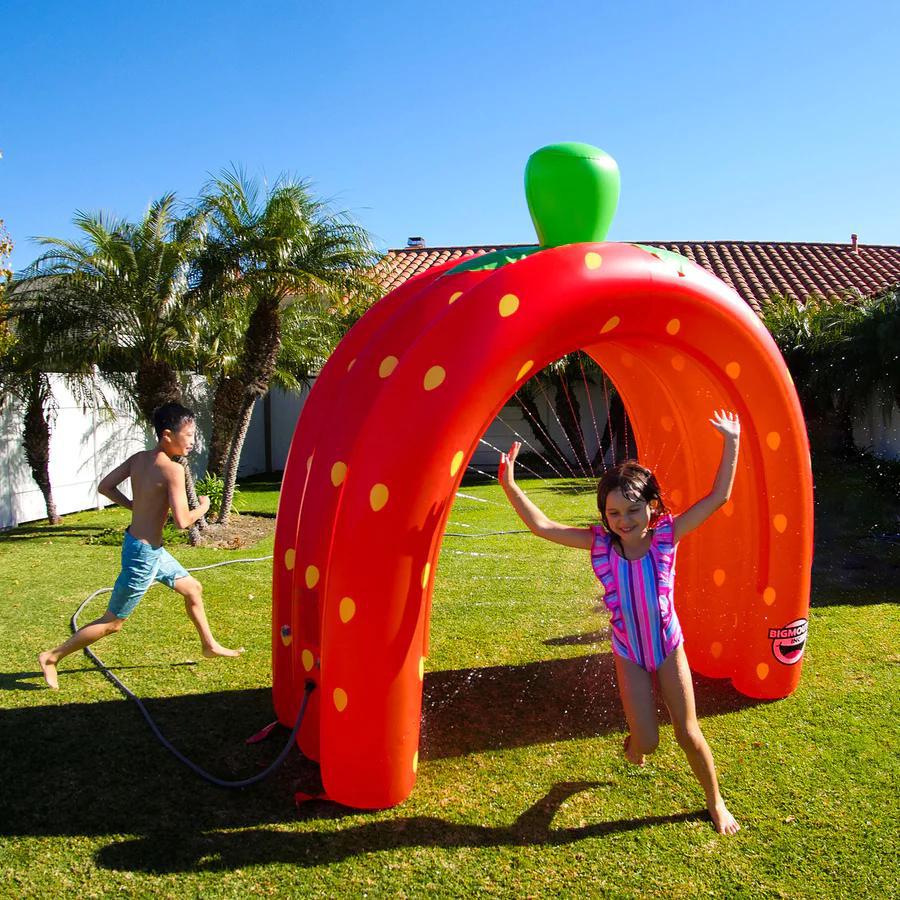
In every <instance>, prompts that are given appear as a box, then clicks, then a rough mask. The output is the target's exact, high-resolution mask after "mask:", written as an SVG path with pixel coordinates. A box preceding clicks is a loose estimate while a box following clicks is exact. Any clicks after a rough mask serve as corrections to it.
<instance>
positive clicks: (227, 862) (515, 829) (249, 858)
mask: <svg viewBox="0 0 900 900" xmlns="http://www.w3.org/2000/svg"><path fill="white" fill-rule="evenodd" d="M604 786H606V783H602V782H595V781H577V782H560V783H559V784H556V785H554V786H553V788H551V790H550V791H549V792H548V793H547V794H546V795H545V796H544V797H542V798H541V799H540V800H539V801H538V802H537V803H535V804H534V805H533V806H532V807H530V808H529V809H527V810H526V811H525V812H524V813H523V814H522V815H521V816H519V818H518V819H516V821H515V822H513V823H512V825H507V826H491V825H469V824H464V823H458V822H448V821H446V820H444V819H439V818H437V817H435V816H411V817H408V818H398V819H390V820H387V821H385V820H380V821H375V822H364V823H362V824H360V825H353V826H350V827H348V828H342V829H340V830H338V831H326V832H315V833H305V834H304V833H297V832H284V831H272V830H257V831H243V832H241V833H240V834H228V833H222V832H217V833H206V834H197V835H194V836H191V837H189V838H187V839H186V840H184V839H182V838H179V839H177V840H176V839H173V836H172V835H169V834H165V833H160V834H156V835H150V836H148V837H145V838H139V839H137V840H130V841H122V842H120V843H115V844H110V845H109V846H108V847H104V848H103V849H102V850H100V852H99V853H98V854H97V857H96V859H97V864H98V865H99V866H101V867H103V868H107V869H116V870H122V871H140V872H148V873H155V874H163V873H170V872H194V871H204V870H210V871H216V870H223V869H225V870H227V869H239V868H244V867H245V866H251V865H260V864H262V865H265V864H268V863H290V864H292V865H298V866H303V867H306V868H310V867H314V866H327V865H331V864H332V863H337V862H342V861H344V860H346V859H351V858H353V857H355V856H360V855H362V854H368V853H378V852H380V851H384V850H399V849H414V848H426V847H435V848H442V849H448V850H453V849H458V848H462V847H479V848H489V847H542V846H560V845H564V844H571V843H575V842H576V841H581V840H584V839H585V838H592V837H602V836H604V835H608V834H618V833H621V832H624V831H634V830H637V829H641V828H649V827H652V826H655V825H669V824H673V823H678V822H688V821H694V820H702V819H704V818H708V816H707V813H706V811H705V810H697V811H695V812H687V813H677V814H674V815H668V816H647V817H646V818H642V819H620V820H617V821H609V822H596V823H594V824H591V825H582V826H579V827H577V828H552V827H551V826H552V822H553V817H554V815H555V814H556V812H557V811H558V810H559V808H560V807H561V806H562V804H563V803H564V802H565V801H566V800H567V799H568V798H569V797H571V796H573V795H574V794H577V793H580V792H582V791H588V790H591V789H594V788H600V787H604Z"/></svg>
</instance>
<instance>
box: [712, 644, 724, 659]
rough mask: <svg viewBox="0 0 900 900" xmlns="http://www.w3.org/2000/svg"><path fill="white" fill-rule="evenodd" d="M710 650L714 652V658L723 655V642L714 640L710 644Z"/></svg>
mask: <svg viewBox="0 0 900 900" xmlns="http://www.w3.org/2000/svg"><path fill="white" fill-rule="evenodd" d="M709 652H710V653H712V656H713V659H718V658H719V657H720V656H721V655H722V644H721V642H720V641H713V642H712V643H711V644H710V645H709Z"/></svg>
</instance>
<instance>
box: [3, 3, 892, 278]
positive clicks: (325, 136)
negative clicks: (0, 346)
mask: <svg viewBox="0 0 900 900" xmlns="http://www.w3.org/2000/svg"><path fill="white" fill-rule="evenodd" d="M0 8H2V10H3V21H4V24H5V26H6V27H5V29H4V31H5V38H6V40H5V42H4V50H3V54H2V62H0V65H2V72H3V84H4V91H3V93H4V101H5V102H4V112H5V115H4V116H3V120H2V124H0V150H2V152H3V154H4V156H3V159H2V160H0V218H3V219H5V221H6V227H7V229H8V230H9V231H10V233H11V235H12V237H13V239H14V240H15V242H16V249H15V252H14V256H13V264H14V267H16V268H21V267H23V266H25V265H27V264H28V263H29V262H30V261H31V260H32V259H33V258H34V257H35V256H36V255H37V253H38V252H39V249H38V248H37V246H36V245H35V244H33V243H31V242H30V241H29V238H30V237H31V236H33V235H40V234H49V235H55V236H61V237H71V236H73V235H74V229H73V228H72V225H71V218H72V215H73V213H74V211H75V210H77V209H84V210H98V209H104V210H108V211H110V212H112V213H114V214H117V215H120V216H124V217H128V218H137V217H139V216H140V215H141V214H142V212H143V211H144V210H145V209H146V207H147V205H148V204H149V202H150V201H151V200H152V199H154V198H156V197H159V196H161V195H162V194H164V193H166V192H168V191H176V192H177V193H178V195H179V196H180V197H182V198H184V199H186V200H187V199H190V198H191V197H193V196H196V194H197V193H198V192H199V190H200V188H201V186H202V184H203V182H204V181H205V180H206V178H207V177H208V175H209V174H210V173H215V172H217V171H219V170H221V169H222V168H224V167H226V166H228V165H229V164H230V163H232V162H234V163H240V164H242V165H243V166H244V167H245V168H246V169H247V170H248V171H249V172H250V173H255V174H259V175H263V176H266V177H268V178H270V179H274V178H275V177H276V176H277V175H279V174H280V173H282V172H288V173H291V174H295V175H297V176H300V177H303V178H308V179H311V180H312V181H313V182H314V184H315V186H316V189H317V191H318V192H319V194H320V195H322V196H324V197H327V198H331V200H332V202H333V205H334V206H335V208H339V209H346V210H349V211H350V212H351V213H352V214H353V215H354V217H355V218H356V219H357V220H358V221H359V222H361V224H363V225H364V226H365V227H367V228H368V229H369V230H370V231H371V232H372V234H373V236H374V238H375V241H376V243H377V244H378V246H380V247H382V248H386V247H396V246H402V245H404V244H405V242H406V238H407V236H409V235H413V234H417V235H418V234H421V235H423V236H424V237H425V238H426V240H427V241H428V243H429V244H430V245H432V246H437V245H448V244H486V243H516V242H523V243H526V242H529V241H531V240H533V230H532V227H531V222H530V219H529V216H528V211H527V208H526V205H525V200H524V195H523V191H522V172H523V167H524V164H525V161H526V160H527V158H528V156H529V154H530V153H531V152H533V151H534V150H536V149H537V148H538V147H540V146H543V145H544V144H548V143H554V142H556V141H561V140H576V141H584V142H587V143H591V144H596V145H597V146H600V147H602V148H603V149H605V150H606V151H607V152H609V153H611V154H612V155H613V156H614V157H615V158H616V159H617V161H618V163H619V167H620V170H621V172H622V195H621V199H620V203H619V212H618V214H617V217H616V219H615V221H614V223H613V226H612V229H611V232H610V238H611V239H614V240H639V239H645V240H715V239H735V240H777V241H847V240H849V236H850V233H851V232H852V231H856V232H858V233H859V235H860V240H861V241H862V242H863V243H870V244H900V178H898V162H900V90H898V85H900V54H898V53H897V43H896V41H897V35H898V34H900V4H897V3H894V2H881V3H874V2H867V0H862V2H856V3H851V2H850V0H846V2H842V3H837V2H830V0H829V2H819V3H812V2H796V3H791V2H783V3H771V2H758V3H744V2H735V3H729V4H721V3H691V2H687V3H683V4H672V3H654V2H647V3H642V4H626V3H619V4H610V3H604V2H599V0H594V2H591V3H588V2H580V0H569V2H566V3H548V2H530V0H525V2H520V3H516V4H512V3H490V2H483V3H468V2H457V3H455V4H447V5H446V6H445V5H443V4H433V3H429V2H419V3H413V2H407V3H394V2H380V3H373V2H370V3H362V2H348V3H343V4H324V3H300V2H293V3H289V2H282V3H275V2H253V3H249V2H247V3H245V2H233V0H220V2H216V3H211V2H207V0H192V2H191V3H186V4H175V3H163V2H149V3H142V4H122V3H110V2H87V3H84V4H77V5H75V4H71V3H60V2H53V0H47V2H44V3H40V4H32V3H17V4H13V3H12V2H11V0H4V2H3V4H2V6H0Z"/></svg>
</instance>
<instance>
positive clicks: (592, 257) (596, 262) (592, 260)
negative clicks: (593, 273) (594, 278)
mask: <svg viewBox="0 0 900 900" xmlns="http://www.w3.org/2000/svg"><path fill="white" fill-rule="evenodd" d="M584 264H585V265H586V266H587V267H588V268H589V269H599V268H600V266H601V265H602V264H603V257H602V256H601V255H600V254H599V253H594V252H593V251H592V252H590V253H585V254H584Z"/></svg>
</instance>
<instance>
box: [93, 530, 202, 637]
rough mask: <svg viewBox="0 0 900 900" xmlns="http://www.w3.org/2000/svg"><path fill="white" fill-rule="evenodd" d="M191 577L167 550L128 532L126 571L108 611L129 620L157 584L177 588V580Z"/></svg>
mask: <svg viewBox="0 0 900 900" xmlns="http://www.w3.org/2000/svg"><path fill="white" fill-rule="evenodd" d="M187 574H188V570H187V569H185V567H184V566H183V565H181V563H180V562H178V560H177V559H175V557H174V556H172V554H171V553H169V551H168V550H166V549H165V548H164V547H151V546H150V544H145V543H144V542H143V541H139V540H138V539H137V538H135V537H132V535H131V532H130V531H126V532H125V540H124V541H123V542H122V571H121V572H120V573H119V577H118V578H117V579H116V584H115V587H113V592H112V597H110V598H109V606H108V607H107V612H111V613H112V614H113V615H114V616H118V617H119V618H120V619H125V618H127V617H128V616H129V615H130V614H131V613H132V612H133V611H134V608H135V607H136V606H137V605H138V601H139V600H140V599H141V597H143V596H144V594H146V593H147V590H148V588H149V587H150V585H151V584H153V582H154V581H161V582H162V583H163V584H165V585H168V586H169V587H170V588H174V587H175V579H177V578H184V576H185V575H187Z"/></svg>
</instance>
